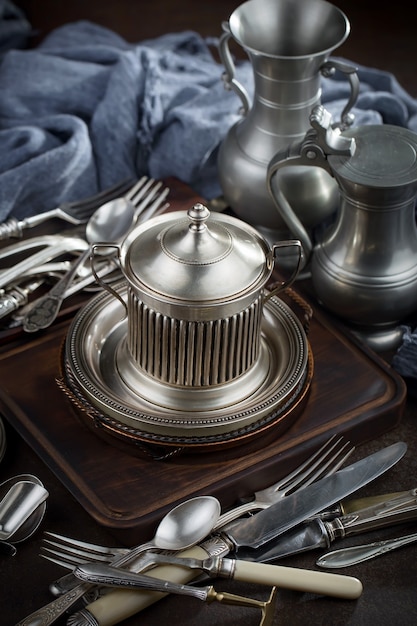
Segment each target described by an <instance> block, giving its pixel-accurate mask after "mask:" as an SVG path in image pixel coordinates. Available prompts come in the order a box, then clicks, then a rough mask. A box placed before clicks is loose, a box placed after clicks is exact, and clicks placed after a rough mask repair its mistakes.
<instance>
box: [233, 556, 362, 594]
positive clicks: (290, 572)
mask: <svg viewBox="0 0 417 626" xmlns="http://www.w3.org/2000/svg"><path fill="white" fill-rule="evenodd" d="M222 561H223V565H225V566H230V567H232V568H233V573H232V576H231V577H232V578H234V579H235V580H240V581H243V582H250V583H254V582H256V583H258V584H261V585H269V586H272V587H274V586H277V587H282V588H283V589H293V590H294V591H302V592H307V593H317V594H320V595H326V596H332V597H335V598H344V599H347V600H356V599H357V598H359V596H360V595H361V593H362V590H363V587H362V583H361V581H360V580H358V579H357V578H353V577H352V576H343V575H341V574H329V573H327V572H315V571H313V570H306V569H299V568H296V567H285V566H282V565H269V564H267V563H256V562H252V561H239V560H236V561H235V560H234V559H222ZM233 566H234V567H233Z"/></svg>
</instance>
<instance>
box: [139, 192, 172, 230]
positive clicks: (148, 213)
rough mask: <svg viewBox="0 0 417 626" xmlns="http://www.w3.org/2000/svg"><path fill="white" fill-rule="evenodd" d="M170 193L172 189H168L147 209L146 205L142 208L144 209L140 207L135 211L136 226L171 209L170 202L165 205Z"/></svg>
mask: <svg viewBox="0 0 417 626" xmlns="http://www.w3.org/2000/svg"><path fill="white" fill-rule="evenodd" d="M169 192H170V189H169V188H168V187H166V188H165V189H164V190H163V191H162V192H161V193H160V194H159V196H157V197H156V199H155V200H154V201H153V202H152V203H151V204H150V205H149V206H148V207H146V203H145V204H144V205H143V206H142V208H140V207H138V209H137V210H136V211H135V216H136V224H141V223H142V222H145V221H146V220H148V219H149V218H150V217H155V216H156V215H159V214H160V213H163V212H164V211H165V210H166V209H167V208H168V207H169V202H165V203H164V200H165V198H166V197H167V195H168V194H169Z"/></svg>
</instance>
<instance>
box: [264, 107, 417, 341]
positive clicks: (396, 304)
mask: <svg viewBox="0 0 417 626" xmlns="http://www.w3.org/2000/svg"><path fill="white" fill-rule="evenodd" d="M311 125H312V129H311V130H310V131H309V132H308V133H307V134H306V138H305V141H304V142H303V143H302V144H301V147H300V150H299V154H298V155H295V154H294V155H292V156H291V157H287V158H284V159H282V160H279V155H277V157H276V158H274V159H272V161H271V163H270V166H269V168H268V182H269V189H270V191H271V196H272V197H274V199H275V202H276V208H277V209H278V212H279V214H280V216H281V217H282V218H283V219H284V221H285V223H286V224H287V225H288V228H289V229H290V231H291V232H292V234H293V236H296V237H297V238H298V239H299V240H300V241H301V242H302V246H303V249H304V253H305V257H306V258H307V260H308V261H309V262H310V267H311V277H312V282H313V285H314V289H315V292H316V295H317V297H318V299H319V300H320V301H321V302H322V304H323V305H324V306H325V307H326V308H327V309H329V310H330V311H331V312H333V313H335V314H337V315H338V316H339V317H340V318H341V319H343V320H345V321H346V322H348V323H349V324H350V325H351V328H352V330H353V331H354V332H355V333H356V334H358V335H359V336H360V337H361V338H362V339H363V340H364V341H365V342H366V343H368V344H369V345H370V346H371V347H372V348H374V349H375V350H377V351H379V350H386V349H391V348H393V347H395V346H396V345H397V344H398V343H399V341H400V339H401V335H402V331H401V328H400V327H399V326H398V325H399V323H400V322H401V321H402V320H404V318H406V317H407V316H408V315H410V314H412V313H414V312H415V311H417V226H416V215H415V206H416V198H417V134H416V133H414V132H412V131H411V130H409V129H407V128H402V127H399V126H392V125H390V124H381V125H369V126H366V125H365V126H358V127H356V128H349V129H347V130H345V131H342V132H340V131H339V130H338V129H334V128H332V124H331V115H330V114H329V112H328V111H326V110H325V109H324V108H323V107H322V106H319V107H317V109H315V110H314V111H313V112H312V115H311ZM309 162H310V163H314V164H315V165H316V166H318V167H320V168H324V170H325V171H327V172H328V173H329V174H331V175H332V176H333V177H334V179H335V180H336V181H337V183H338V185H339V188H340V196H341V200H340V206H339V209H338V212H337V214H336V215H335V218H334V220H333V222H332V223H331V224H329V225H328V226H327V228H325V229H322V230H323V232H322V233H321V234H320V233H318V234H317V233H316V241H314V240H313V239H312V238H311V237H310V235H309V233H308V232H307V231H306V229H305V228H304V226H303V224H302V223H301V221H300V220H299V219H298V217H297V215H296V214H295V212H294V211H293V209H292V207H291V204H290V202H289V201H288V198H286V197H285V194H283V193H282V191H281V190H279V189H278V188H275V189H273V188H272V186H271V180H272V179H273V178H274V176H275V175H276V174H279V173H280V172H283V171H285V168H286V167H289V166H292V165H294V164H305V163H309Z"/></svg>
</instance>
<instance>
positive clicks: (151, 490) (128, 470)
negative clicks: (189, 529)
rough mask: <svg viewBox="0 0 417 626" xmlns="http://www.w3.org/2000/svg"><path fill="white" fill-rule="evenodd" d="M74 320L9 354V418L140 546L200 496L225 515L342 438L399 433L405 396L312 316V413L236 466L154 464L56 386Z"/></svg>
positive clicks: (5, 394) (380, 367)
mask: <svg viewBox="0 0 417 626" xmlns="http://www.w3.org/2000/svg"><path fill="white" fill-rule="evenodd" d="M67 328H68V321H62V322H60V323H59V324H58V325H56V326H55V327H52V328H50V329H48V331H47V332H44V333H43V334H40V335H39V336H36V337H31V338H30V339H29V338H28V337H24V338H21V339H20V340H15V341H14V342H11V343H10V344H8V345H6V346H3V348H2V349H1V352H0V376H1V392H0V410H1V411H2V414H3V415H4V416H5V418H6V419H7V420H8V421H9V422H10V423H11V424H12V425H13V426H14V427H15V428H16V430H17V431H18V432H19V433H20V434H21V435H22V436H23V438H24V439H25V440H26V441H27V442H28V443H29V444H30V446H31V447H32V448H33V449H34V450H35V452H36V453H37V454H38V455H39V456H40V457H41V458H42V459H43V460H44V462H45V463H46V464H47V465H48V466H49V467H50V468H51V469H52V471H53V472H54V473H55V474H56V475H57V476H58V478H59V479H60V480H61V481H62V483H63V484H64V485H65V486H66V488H68V490H69V491H70V492H71V493H72V494H73V495H74V496H75V498H76V499H77V500H78V501H79V502H80V504H81V505H82V506H83V507H84V508H85V509H86V511H87V512H88V513H89V514H90V515H91V516H92V517H93V518H94V519H95V520H96V521H97V522H98V523H100V524H102V525H103V526H105V527H107V528H108V529H109V530H111V531H112V532H114V534H116V535H117V536H118V537H119V538H120V540H121V541H123V542H125V543H126V544H131V543H135V542H139V541H143V540H145V539H147V538H149V537H150V536H152V535H153V532H154V529H155V527H156V525H157V523H158V521H159V520H160V518H161V517H162V516H163V515H164V514H165V513H166V511H167V510H168V509H169V508H171V507H172V506H173V505H175V504H178V503H179V502H180V501H181V500H183V499H186V498H189V497H193V496H195V495H198V494H212V495H215V496H217V497H218V498H219V499H220V501H221V503H222V506H223V507H225V508H226V507H229V506H231V505H233V503H235V502H236V500H237V498H239V497H245V496H249V495H250V494H251V493H253V491H254V490H256V489H259V488H262V487H264V486H266V485H268V484H270V483H272V482H275V480H277V479H278V478H279V477H280V476H283V475H285V474H286V473H287V472H288V471H290V469H291V468H293V467H295V466H296V465H297V464H298V463H299V462H300V461H301V460H303V459H304V458H305V457H307V456H308V454H310V453H311V452H312V450H313V449H315V448H316V447H318V446H319V445H320V444H321V443H322V442H324V441H325V440H326V439H327V438H328V437H330V436H331V435H332V434H334V433H340V434H343V435H345V436H346V437H347V438H349V439H350V440H351V441H352V442H353V443H355V444H359V443H362V442H365V441H367V440H370V439H372V438H374V437H377V436H379V435H380V434H383V433H384V432H386V431H388V430H390V429H392V428H394V427H395V426H396V425H397V424H398V423H399V421H400V419H401V415H402V409H403V406H404V403H405V397H406V390H405V386H404V383H403V381H402V379H401V378H400V377H399V376H398V375H397V374H396V373H395V372H394V371H393V370H391V369H390V367H389V366H388V365H387V364H386V363H385V362H384V361H383V360H382V359H380V358H379V357H378V356H377V355H375V354H374V353H373V352H372V351H371V350H368V349H367V348H366V347H364V346H363V345H362V344H360V343H359V342H357V341H356V340H355V339H354V338H352V337H350V336H348V335H346V334H345V333H344V332H343V331H342V330H341V329H338V328H337V327H335V326H334V324H333V322H332V321H331V320H330V319H329V318H327V316H325V315H324V314H323V312H322V311H321V310H315V309H314V308H313V317H312V320H311V323H310V329H309V334H308V337H309V341H310V345H311V349H312V353H313V355H314V375H313V380H312V383H311V388H310V393H309V397H308V401H307V403H306V406H305V407H304V409H303V410H302V412H301V414H300V415H299V416H298V417H297V419H296V420H295V422H294V423H292V425H291V426H290V428H289V429H288V430H286V431H285V432H284V433H283V434H280V435H279V436H278V437H277V439H276V440H274V441H272V442H269V443H268V444H266V445H265V446H263V447H261V449H258V450H257V451H255V452H251V453H250V454H245V448H244V446H243V447H241V449H240V451H239V454H237V455H236V456H234V457H233V458H226V455H224V456H223V455H222V453H221V452H216V453H211V452H210V453H207V454H204V453H200V454H198V455H197V454H194V455H191V454H187V455H184V456H181V455H180V456H177V457H174V458H172V459H171V460H169V461H155V460H145V459H143V458H140V457H138V456H135V455H134V454H130V453H129V452H128V451H125V450H121V449H120V448H119V447H118V446H116V445H112V444H110V443H108V442H106V441H105V440H103V439H102V438H101V437H99V436H98V435H97V434H96V433H95V432H93V431H92V430H91V429H90V428H87V426H86V425H84V423H82V422H81V421H80V420H79V418H78V417H77V415H76V413H75V411H74V410H73V407H72V405H71V403H70V402H69V401H68V399H67V398H66V396H65V395H64V394H63V392H62V391H61V390H60V389H59V388H58V385H57V384H56V378H57V377H59V362H60V351H61V346H62V343H63V341H64V339H65V335H66V331H67Z"/></svg>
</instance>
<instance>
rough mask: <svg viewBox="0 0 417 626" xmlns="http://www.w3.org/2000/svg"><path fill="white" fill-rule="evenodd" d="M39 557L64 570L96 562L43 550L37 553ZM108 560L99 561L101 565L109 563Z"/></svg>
mask: <svg viewBox="0 0 417 626" xmlns="http://www.w3.org/2000/svg"><path fill="white" fill-rule="evenodd" d="M39 556H40V557H42V558H43V559H46V560H47V561H52V563H56V564H57V565H60V566H61V567H65V568H66V569H70V570H73V569H74V568H75V567H77V565H80V564H81V563H91V562H92V561H94V563H97V562H98V559H95V558H94V559H91V558H90V559H82V558H80V557H75V556H74V557H67V555H65V554H62V553H61V552H55V551H54V550H47V549H44V551H43V552H40V553H39ZM109 560H110V559H107V560H105V559H100V562H102V563H109Z"/></svg>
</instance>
